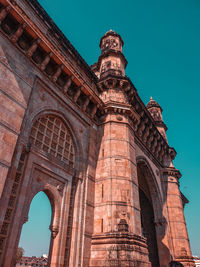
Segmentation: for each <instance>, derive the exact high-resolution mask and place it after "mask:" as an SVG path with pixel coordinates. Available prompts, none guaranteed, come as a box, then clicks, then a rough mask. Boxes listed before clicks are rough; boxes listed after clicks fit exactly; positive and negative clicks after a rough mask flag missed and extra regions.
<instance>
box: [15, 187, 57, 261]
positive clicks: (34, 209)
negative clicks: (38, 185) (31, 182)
mask: <svg viewBox="0 0 200 267" xmlns="http://www.w3.org/2000/svg"><path fill="white" fill-rule="evenodd" d="M52 215H53V209H52V203H51V200H50V199H49V197H48V196H47V194H46V193H45V192H43V191H40V192H39V193H37V194H36V195H35V196H34V198H33V199H32V201H31V204H30V209H29V213H28V221H27V222H26V223H24V225H23V227H22V232H21V236H20V241H19V247H22V248H23V249H24V256H27V257H33V256H34V257H42V256H43V257H44V258H45V257H46V258H47V261H48V262H49V260H50V253H49V252H50V250H51V231H50V229H49V227H50V225H51V221H52Z"/></svg>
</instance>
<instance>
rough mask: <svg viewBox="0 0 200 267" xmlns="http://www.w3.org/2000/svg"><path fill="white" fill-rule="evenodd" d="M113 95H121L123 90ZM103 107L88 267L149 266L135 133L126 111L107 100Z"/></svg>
mask: <svg viewBox="0 0 200 267" xmlns="http://www.w3.org/2000/svg"><path fill="white" fill-rule="evenodd" d="M114 91H115V90H112V89H111V90H110V92H108V93H107V99H109V98H110V99H111V97H112V94H114ZM108 94H110V96H108ZM115 94H116V95H118V96H116V98H118V99H119V98H123V92H121V91H120V92H119V91H118V93H117V92H116V91H115ZM122 101H124V99H122ZM119 106H120V105H119ZM105 110H106V111H107V114H106V115H105V118H104V122H103V123H102V125H101V126H100V129H99V143H100V144H101V145H100V149H99V155H98V161H97V168H96V179H95V183H96V184H95V209H94V234H93V237H92V247H91V259H90V267H94V266H99V267H100V266H102V267H103V266H104V267H105V266H136V264H139V263H140V264H141V263H142V266H144V267H145V266H150V263H149V260H148V252H147V246H146V240H145V238H143V237H142V236H141V222H140V208H139V195H138V182H137V168H136V157H135V146H134V132H133V129H132V128H131V126H130V121H129V116H128V115H127V114H126V112H125V110H122V109H121V108H118V107H116V106H115V107H114V106H111V104H110V103H107V108H106V109H105Z"/></svg>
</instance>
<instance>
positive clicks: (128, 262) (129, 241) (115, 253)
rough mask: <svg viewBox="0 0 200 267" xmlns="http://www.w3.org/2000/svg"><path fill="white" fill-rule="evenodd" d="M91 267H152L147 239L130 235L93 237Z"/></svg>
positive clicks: (100, 235)
mask: <svg viewBox="0 0 200 267" xmlns="http://www.w3.org/2000/svg"><path fill="white" fill-rule="evenodd" d="M89 266H90V267H106V266H112V267H125V266H129V267H134V266H142V267H150V266H151V263H150V262H149V257H148V250H147V244H146V239H145V238H144V237H142V236H138V235H134V234H130V233H104V234H99V235H94V236H93V237H92V247H91V258H90V265H89Z"/></svg>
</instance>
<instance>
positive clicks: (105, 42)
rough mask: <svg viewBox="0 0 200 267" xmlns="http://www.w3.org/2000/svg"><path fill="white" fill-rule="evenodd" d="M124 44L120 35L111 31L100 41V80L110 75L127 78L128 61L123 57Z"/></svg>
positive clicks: (98, 68) (98, 66)
mask: <svg viewBox="0 0 200 267" xmlns="http://www.w3.org/2000/svg"><path fill="white" fill-rule="evenodd" d="M123 45H124V42H123V40H122V38H121V36H120V35H119V34H117V33H116V32H114V31H113V30H110V31H108V32H106V33H105V34H104V36H103V37H102V38H101V40H100V45H99V46H100V48H101V55H100V57H99V59H98V63H97V70H98V74H97V76H99V78H104V77H106V76H108V75H113V76H125V68H126V65H127V60H126V58H125V57H124V55H123V52H122V47H123Z"/></svg>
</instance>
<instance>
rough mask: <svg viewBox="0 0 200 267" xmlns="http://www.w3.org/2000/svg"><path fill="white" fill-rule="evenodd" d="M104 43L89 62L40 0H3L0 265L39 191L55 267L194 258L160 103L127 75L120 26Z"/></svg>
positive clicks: (6, 261)
mask: <svg viewBox="0 0 200 267" xmlns="http://www.w3.org/2000/svg"><path fill="white" fill-rule="evenodd" d="M100 48H101V55H100V57H99V60H98V62H97V63H96V64H94V65H92V66H91V67H89V66H88V65H87V64H86V63H85V61H84V60H83V59H82V58H81V56H80V55H79V54H78V52H77V51H76V50H75V48H74V47H73V46H72V45H71V44H70V42H69V41H68V40H67V38H66V37H65V36H64V35H63V34H62V32H61V31H60V30H59V29H58V28H57V27H56V26H55V24H54V23H53V22H52V20H51V19H50V18H49V17H48V15H47V14H46V12H45V11H44V10H43V9H42V7H41V6H40V5H39V4H38V2H37V1H36V0H31V1H30V0H29V1H28V0H0V94H1V105H0V109H1V117H0V266H1V267H11V266H12V267H13V266H15V255H16V250H17V247H18V243H19V239H20V234H21V229H22V226H23V224H24V223H25V222H26V221H27V219H28V212H29V208H30V203H31V201H32V199H33V197H34V196H35V195H36V194H37V193H38V192H40V191H44V192H45V193H46V195H47V196H48V198H49V200H50V203H51V206H52V219H51V225H50V230H51V232H52V235H51V242H50V250H49V259H48V260H49V266H51V267H64V266H71V267H72V266H73V267H105V266H113V267H122V266H123V267H124V266H141V267H147V266H152V267H157V266H160V267H167V266H170V264H182V265H183V266H185V267H188V266H194V262H193V259H192V256H191V250H190V245H189V240H188V234H187V229H186V224H185V218H184V212H183V207H184V204H185V202H187V199H186V198H185V197H184V196H183V195H182V193H181V192H180V190H179V178H180V177H181V175H180V172H179V171H178V170H177V169H175V167H174V166H173V163H172V161H173V159H174V157H175V156H176V152H175V150H174V149H173V148H171V147H170V146H169V145H168V142H167V136H166V130H167V127H166V125H165V124H164V122H163V119H162V108H161V107H160V105H159V104H158V103H157V102H156V101H154V100H153V99H151V100H150V102H149V103H148V105H147V107H146V106H145V105H144V103H143V102H142V100H141V99H140V97H139V95H138V93H137V90H136V88H135V87H134V85H133V84H132V82H131V80H130V79H129V78H128V77H127V76H126V75H125V68H126V65H127V61H126V59H125V57H124V55H123V51H122V48H123V40H122V38H121V36H120V35H119V34H117V33H115V32H114V31H112V30H110V31H109V32H107V33H106V34H105V35H104V36H103V37H102V38H101V41H100ZM177 266H179V265H177Z"/></svg>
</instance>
